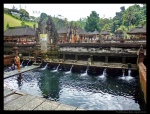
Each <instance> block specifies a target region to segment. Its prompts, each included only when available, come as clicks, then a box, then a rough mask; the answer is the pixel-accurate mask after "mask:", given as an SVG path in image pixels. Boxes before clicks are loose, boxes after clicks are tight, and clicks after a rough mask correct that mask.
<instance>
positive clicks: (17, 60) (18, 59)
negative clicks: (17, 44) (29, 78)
mask: <svg viewBox="0 0 150 114" xmlns="http://www.w3.org/2000/svg"><path fill="white" fill-rule="evenodd" d="M15 63H16V64H20V58H19V57H18V56H17V57H15Z"/></svg>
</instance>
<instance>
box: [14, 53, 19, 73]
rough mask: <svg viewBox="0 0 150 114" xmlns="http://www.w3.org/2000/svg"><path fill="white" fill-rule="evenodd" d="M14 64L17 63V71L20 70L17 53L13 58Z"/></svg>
mask: <svg viewBox="0 0 150 114" xmlns="http://www.w3.org/2000/svg"><path fill="white" fill-rule="evenodd" d="M14 61H15V64H16V65H17V68H18V72H20V57H19V56H18V55H16V56H15V58H14Z"/></svg>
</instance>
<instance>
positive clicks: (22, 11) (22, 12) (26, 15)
mask: <svg viewBox="0 0 150 114" xmlns="http://www.w3.org/2000/svg"><path fill="white" fill-rule="evenodd" d="M19 13H20V19H21V20H26V19H28V18H29V13H28V12H27V11H26V10H25V9H20V10H19Z"/></svg>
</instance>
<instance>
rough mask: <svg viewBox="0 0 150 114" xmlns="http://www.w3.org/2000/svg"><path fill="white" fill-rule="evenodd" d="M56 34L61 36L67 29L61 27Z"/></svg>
mask: <svg viewBox="0 0 150 114" xmlns="http://www.w3.org/2000/svg"><path fill="white" fill-rule="evenodd" d="M57 32H58V34H63V33H67V27H63V28H62V29H60V30H58V31H57Z"/></svg>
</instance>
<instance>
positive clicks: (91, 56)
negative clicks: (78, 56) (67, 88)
mask: <svg viewBox="0 0 150 114" xmlns="http://www.w3.org/2000/svg"><path fill="white" fill-rule="evenodd" d="M90 58H91V64H92V63H93V55H90Z"/></svg>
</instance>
